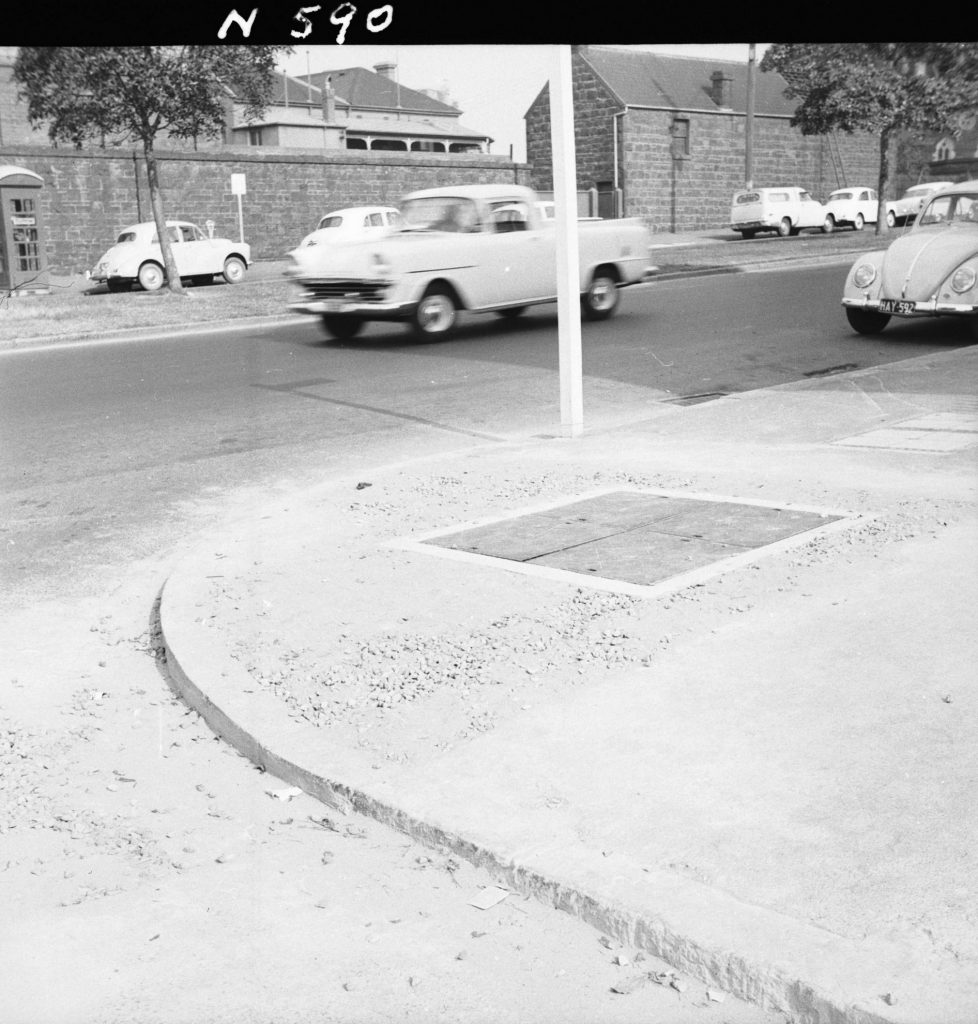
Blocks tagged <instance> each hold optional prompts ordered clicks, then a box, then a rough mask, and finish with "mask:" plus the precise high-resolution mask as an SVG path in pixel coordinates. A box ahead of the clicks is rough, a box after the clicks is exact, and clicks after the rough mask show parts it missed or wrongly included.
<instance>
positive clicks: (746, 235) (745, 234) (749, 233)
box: [740, 231, 757, 241]
mask: <svg viewBox="0 0 978 1024" xmlns="http://www.w3.org/2000/svg"><path fill="white" fill-rule="evenodd" d="M740 233H741V235H743V237H744V240H745V241H746V240H747V239H748V238H753V237H754V235H756V234H757V232H756V231H741V232H740Z"/></svg>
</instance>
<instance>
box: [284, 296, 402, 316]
mask: <svg viewBox="0 0 978 1024" xmlns="http://www.w3.org/2000/svg"><path fill="white" fill-rule="evenodd" d="M416 305H417V303H414V302H356V301H351V302H346V301H343V300H341V299H300V300H298V301H296V302H290V303H289V309H291V310H292V312H293V313H306V314H307V315H309V316H358V317H362V318H364V319H366V320H404V319H406V318H407V317H409V316H410V315H411V313H412V312H413V310H414V307H415V306H416Z"/></svg>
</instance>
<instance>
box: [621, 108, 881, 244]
mask: <svg viewBox="0 0 978 1024" xmlns="http://www.w3.org/2000/svg"><path fill="white" fill-rule="evenodd" d="M687 116H688V118H689V122H690V129H689V139H690V142H689V150H690V152H689V156H688V157H686V158H685V159H675V158H674V157H673V153H672V145H671V143H672V137H671V135H670V128H671V125H672V121H673V117H674V114H673V112H672V111H659V110H629V112H628V114H627V115H626V116H625V117H624V118H623V121H624V122H625V123H624V126H623V133H622V166H623V168H624V171H623V174H622V183H623V186H624V190H625V213H626V215H627V216H632V217H642V218H643V219H644V220H646V221H647V222H648V223H649V225H650V226H651V227H652V229H653V230H655V231H702V230H707V229H711V228H722V227H724V226H726V225H727V224H728V223H729V217H730V200H731V198H732V197H733V194H734V192H736V191H737V190H738V189H741V188H743V187H744V174H745V169H746V168H745V156H744V153H745V124H746V119H745V118H744V117H743V116H737V115H730V114H689V115H687ZM878 164H879V156H878V142H877V140H876V139H875V138H874V137H872V136H869V135H863V136H843V135H840V136H837V137H836V138H835V139H834V140H833V139H832V138H829V137H824V136H804V135H802V134H801V133H800V132H798V131H797V129H794V128H792V127H791V125H790V124H789V122H788V121H787V120H786V119H783V118H770V117H758V118H755V120H754V139H753V184H754V185H755V186H756V187H763V186H768V185H797V186H799V187H801V188H805V189H807V190H808V191H810V192H811V193H812V195H814V196H815V197H816V198H817V199H820V200H823V201H824V200H825V199H826V198H827V196H828V193H829V192H831V191H832V190H833V189H836V188H839V187H840V186H841V185H844V184H865V185H868V186H870V187H873V186H875V185H876V181H877V177H878V174H879V167H878Z"/></svg>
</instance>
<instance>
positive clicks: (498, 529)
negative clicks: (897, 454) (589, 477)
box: [421, 491, 846, 587]
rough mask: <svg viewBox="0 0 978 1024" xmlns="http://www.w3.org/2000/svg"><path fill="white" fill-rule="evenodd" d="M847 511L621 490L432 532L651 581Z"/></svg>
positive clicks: (547, 563) (524, 559) (437, 543)
mask: <svg viewBox="0 0 978 1024" xmlns="http://www.w3.org/2000/svg"><path fill="white" fill-rule="evenodd" d="M844 518H846V513H832V512H826V511H821V510H818V509H807V508H799V507H797V506H790V505H773V504H768V503H760V502H743V501H734V500H730V499H726V498H716V497H712V496H711V497H704V496H690V495H677V494H672V493H668V492H645V491H611V492H605V493H602V494H599V495H596V496H593V497H589V498H585V499H582V500H578V501H572V502H567V503H564V504H560V505H556V506H552V507H549V508H546V509H541V510H537V511H533V512H529V513H526V514H523V515H517V516H513V517H511V518H508V519H501V520H496V521H494V522H490V523H484V524H481V525H478V526H472V527H468V528H465V529H461V530H456V531H453V532H451V533H440V534H438V535H436V536H430V537H427V538H424V539H423V540H422V541H421V543H422V545H428V546H429V547H436V548H442V549H445V550H447V551H450V552H454V553H457V554H459V555H463V556H464V555H468V556H474V557H479V558H489V559H500V560H503V561H505V562H507V563H518V564H519V566H521V567H522V568H524V569H526V570H532V569H539V570H544V569H547V570H558V571H561V572H569V573H574V574H577V575H579V576H583V577H589V578H592V579H596V578H597V579H602V580H605V581H614V582H617V583H624V584H629V585H636V586H640V587H649V586H652V585H655V584H658V583H661V582H662V581H665V580H670V579H673V578H675V577H677V576H682V575H685V574H688V573H690V572H693V571H696V570H702V569H706V568H708V567H712V566H717V565H719V564H720V563H727V562H729V561H730V560H735V561H743V560H745V556H746V560H750V556H752V555H753V554H754V553H755V552H756V551H757V550H758V549H760V548H766V547H769V546H771V545H775V544H778V543H781V542H785V541H789V540H791V539H792V538H796V537H798V536H799V535H802V534H806V533H809V532H810V531H812V530H816V529H819V528H821V527H825V526H826V525H828V524H830V523H834V522H837V521H839V520H841V519H844Z"/></svg>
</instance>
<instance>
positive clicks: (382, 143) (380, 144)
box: [370, 139, 407, 150]
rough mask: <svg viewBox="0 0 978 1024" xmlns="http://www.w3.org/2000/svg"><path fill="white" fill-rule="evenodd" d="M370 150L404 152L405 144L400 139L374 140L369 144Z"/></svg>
mask: <svg viewBox="0 0 978 1024" xmlns="http://www.w3.org/2000/svg"><path fill="white" fill-rule="evenodd" d="M370 148H371V149H385V150H405V149H407V143H406V142H404V141H403V140H402V139H374V141H373V142H371V143H370Z"/></svg>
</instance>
